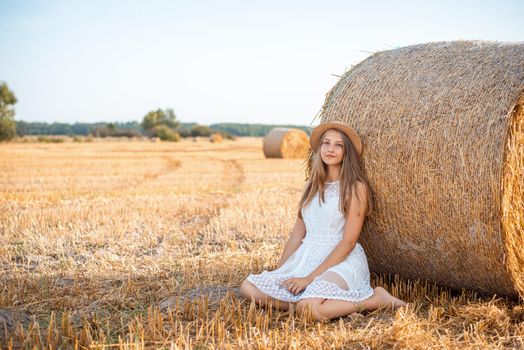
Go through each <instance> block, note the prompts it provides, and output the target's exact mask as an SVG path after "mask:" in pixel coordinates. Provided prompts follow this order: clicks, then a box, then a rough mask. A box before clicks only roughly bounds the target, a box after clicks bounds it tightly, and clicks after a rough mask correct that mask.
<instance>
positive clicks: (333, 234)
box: [247, 181, 373, 302]
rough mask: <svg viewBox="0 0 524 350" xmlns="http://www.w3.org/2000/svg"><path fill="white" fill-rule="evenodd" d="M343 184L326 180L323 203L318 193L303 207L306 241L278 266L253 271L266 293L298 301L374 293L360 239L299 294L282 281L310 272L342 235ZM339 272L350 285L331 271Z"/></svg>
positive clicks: (253, 279) (251, 277)
mask: <svg viewBox="0 0 524 350" xmlns="http://www.w3.org/2000/svg"><path fill="white" fill-rule="evenodd" d="M339 197H340V187H339V183H338V181H336V182H326V186H325V189H324V199H325V202H324V203H322V205H320V203H319V200H318V193H317V194H316V195H315V197H314V198H313V200H312V201H311V203H310V204H309V205H308V206H307V207H305V208H303V209H302V217H303V219H304V223H305V225H306V235H305V237H304V239H303V240H302V244H300V246H299V247H298V248H297V250H296V251H295V252H294V253H293V254H292V255H291V256H290V257H289V258H288V259H287V261H286V262H285V263H284V264H283V265H282V266H281V267H280V268H278V269H276V270H273V271H263V272H262V273H261V274H258V275H254V274H250V275H249V276H248V277H247V280H248V281H249V282H251V283H253V284H254V285H255V286H256V287H257V288H258V289H259V290H260V291H261V292H262V293H264V294H266V295H269V296H271V297H273V298H275V299H278V300H283V301H288V302H297V301H299V300H301V299H306V298H325V299H338V300H345V301H352V302H359V301H362V300H364V299H367V298H369V297H370V296H372V295H373V288H371V285H370V275H369V268H368V262H367V258H366V254H365V253H364V249H363V248H362V246H361V245H360V244H359V243H357V244H356V245H355V248H354V249H353V250H352V251H351V253H350V254H349V255H348V257H347V258H346V259H345V260H344V261H342V262H341V263H339V264H337V265H335V266H332V267H330V268H329V269H327V270H326V271H325V272H324V273H322V274H321V275H319V276H317V277H316V278H315V279H314V280H313V282H311V283H310V284H309V285H308V286H307V287H306V289H304V290H303V291H302V292H300V293H299V294H297V295H295V294H293V293H291V292H289V291H288V290H287V289H286V288H285V287H282V286H281V285H280V284H281V283H282V282H283V281H285V280H286V279H288V278H293V277H305V276H307V275H309V273H311V272H312V271H313V270H314V269H315V268H316V267H317V266H318V265H320V264H321V263H322V262H323V261H324V260H325V259H326V257H327V256H328V255H329V253H331V251H332V250H333V248H335V246H336V245H337V243H338V242H340V240H341V239H342V235H343V231H344V225H345V221H346V220H345V217H344V215H343V213H342V212H341V211H340V209H339ZM327 272H335V273H337V274H338V275H339V276H340V277H342V278H343V280H344V281H345V282H346V285H347V287H348V288H349V289H345V286H344V289H343V288H341V287H340V286H339V285H338V284H336V283H335V282H334V281H333V280H332V278H330V276H329V275H330V274H327Z"/></svg>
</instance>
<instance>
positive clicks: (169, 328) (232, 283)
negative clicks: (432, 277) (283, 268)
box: [0, 138, 524, 349]
mask: <svg viewBox="0 0 524 350" xmlns="http://www.w3.org/2000/svg"><path fill="white" fill-rule="evenodd" d="M95 141H96V142H92V143H73V142H65V143H61V144H42V143H5V144H0V162H1V168H0V239H1V244H0V267H1V278H0V290H1V293H0V309H1V310H0V341H1V342H2V344H1V346H2V347H4V348H20V347H22V348H33V347H35V348H44V347H45V348H49V349H51V348H53V349H55V348H79V349H109V348H122V349H142V348H164V349H207V348H210V349H214V348H219V349H230V348H232V349H241V348H242V349H244V348H252V349H308V348H312V349H336V348H350V349H368V348H386V349H497V348H524V305H522V304H519V303H518V302H516V301H511V300H505V299H503V298H499V297H497V296H480V295H477V294H476V293H475V292H473V291H451V290H449V289H447V288H445V287H440V286H435V285H433V284H431V283H428V282H423V281H408V280H404V279H401V278H399V277H398V276H376V275H374V274H373V275H372V283H373V285H374V286H377V285H381V286H384V287H385V288H386V289H388V290H389V291H390V292H392V294H394V295H395V296H397V297H400V298H402V299H404V300H406V301H408V302H409V303H410V305H409V306H408V307H407V308H404V309H400V310H396V311H392V310H387V309H384V310H377V311H374V312H371V313H365V314H364V315H363V316H361V317H354V318H349V317H348V318H342V319H339V320H335V321H332V322H329V323H315V322H311V321H309V320H307V319H306V318H303V317H300V316H297V315H295V314H294V311H293V310H290V312H277V311H275V310H267V309H261V308H257V307H255V306H254V305H251V304H250V302H249V301H247V300H244V299H243V298H242V297H240V296H239V294H238V287H239V285H240V283H241V282H242V280H243V279H244V278H245V276H246V275H247V274H248V273H249V272H250V271H255V272H260V271H262V270H263V269H272V268H274V267H275V266H276V263H277V260H278V259H279V257H280V252H281V249H282V248H283V244H284V243H285V240H286V238H287V235H288V234H289V232H290V230H291V228H292V224H293V223H294V216H295V214H296V206H297V203H298V200H299V196H300V192H301V189H302V186H303V184H304V173H303V170H302V166H303V161H302V160H284V159H265V158H264V156H263V153H262V140H261V139H260V138H242V139H239V140H237V141H224V142H222V143H210V142H209V141H207V140H199V141H198V142H193V141H192V140H183V141H181V142H178V143H152V142H149V141H133V142H132V141H129V142H98V140H95Z"/></svg>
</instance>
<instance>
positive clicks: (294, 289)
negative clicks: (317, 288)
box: [280, 277, 313, 295]
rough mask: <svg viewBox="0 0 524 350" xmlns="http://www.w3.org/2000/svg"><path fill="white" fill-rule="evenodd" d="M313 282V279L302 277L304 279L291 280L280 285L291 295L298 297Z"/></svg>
mask: <svg viewBox="0 0 524 350" xmlns="http://www.w3.org/2000/svg"><path fill="white" fill-rule="evenodd" d="M311 282H313V279H312V278H309V277H302V278H299V277H297V278H290V279H287V280H285V281H284V282H282V283H281V284H280V285H281V286H283V287H285V288H286V289H287V290H289V291H290V292H291V293H293V294H295V295H297V294H298V293H300V292H302V291H303V290H304V289H306V287H307V286H308V285H309V284H310V283H311Z"/></svg>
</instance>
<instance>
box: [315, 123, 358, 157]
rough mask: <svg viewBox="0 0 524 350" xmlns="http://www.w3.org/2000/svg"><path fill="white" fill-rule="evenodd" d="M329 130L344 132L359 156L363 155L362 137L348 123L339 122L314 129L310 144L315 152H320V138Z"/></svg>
mask: <svg viewBox="0 0 524 350" xmlns="http://www.w3.org/2000/svg"><path fill="white" fill-rule="evenodd" d="M329 129H335V130H338V131H340V132H343V133H344V134H345V135H346V136H347V137H348V138H349V140H350V141H351V143H352V144H353V146H355V149H356V150H357V153H358V155H359V156H360V155H361V154H362V141H361V140H360V137H359V136H358V134H357V133H356V132H355V130H353V129H352V128H351V127H350V126H349V125H347V124H346V123H342V122H337V121H335V122H327V123H323V124H320V125H318V126H317V127H316V128H314V129H313V131H312V132H311V136H310V137H309V144H310V145H311V149H313V151H314V152H316V151H317V150H318V147H319V145H320V137H321V136H322V134H323V133H324V131H326V130H329Z"/></svg>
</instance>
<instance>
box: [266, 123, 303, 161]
mask: <svg viewBox="0 0 524 350" xmlns="http://www.w3.org/2000/svg"><path fill="white" fill-rule="evenodd" d="M308 150H309V138H308V136H307V134H306V133H305V131H303V130H300V129H292V128H274V129H272V130H271V131H270V132H268V133H267V135H266V137H264V155H265V156H266V158H306V157H307V153H308Z"/></svg>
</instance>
